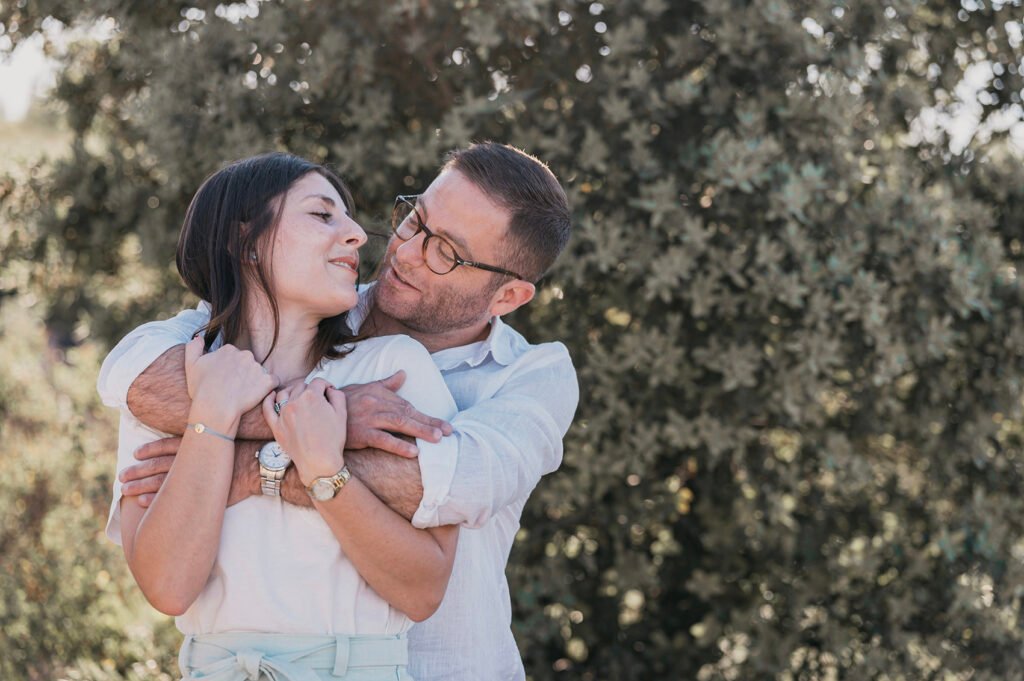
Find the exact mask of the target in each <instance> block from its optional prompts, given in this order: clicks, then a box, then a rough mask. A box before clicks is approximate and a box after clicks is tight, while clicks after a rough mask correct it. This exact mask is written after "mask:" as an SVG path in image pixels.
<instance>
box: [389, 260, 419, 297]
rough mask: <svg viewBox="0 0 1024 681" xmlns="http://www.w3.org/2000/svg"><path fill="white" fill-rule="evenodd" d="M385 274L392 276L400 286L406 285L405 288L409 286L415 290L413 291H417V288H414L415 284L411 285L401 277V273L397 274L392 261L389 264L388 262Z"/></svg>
mask: <svg viewBox="0 0 1024 681" xmlns="http://www.w3.org/2000/svg"><path fill="white" fill-rule="evenodd" d="M386 274H388V275H390V276H391V277H393V278H394V279H395V281H397V282H398V283H399V284H401V285H402V286H405V287H407V288H411V289H413V290H415V291H418V290H419V289H418V288H416V287H415V286H413V285H412V284H410V283H409V282H408V281H406V280H405V279H403V278H402V277H401V275H399V274H398V270H397V269H396V268H395V265H394V263H391V264H390V266H389V267H388V271H387V273H386Z"/></svg>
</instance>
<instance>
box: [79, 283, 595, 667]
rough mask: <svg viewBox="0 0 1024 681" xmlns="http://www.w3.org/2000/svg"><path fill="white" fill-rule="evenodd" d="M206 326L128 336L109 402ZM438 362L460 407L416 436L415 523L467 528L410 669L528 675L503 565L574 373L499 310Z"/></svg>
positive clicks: (546, 460)
mask: <svg viewBox="0 0 1024 681" xmlns="http://www.w3.org/2000/svg"><path fill="white" fill-rule="evenodd" d="M367 290H368V288H367V287H364V288H363V289H362V290H361V292H360V293H361V297H360V304H359V306H358V307H357V308H356V309H354V310H352V312H351V313H350V318H349V319H350V322H351V323H352V326H353V327H356V328H358V326H359V325H360V324H361V323H362V320H363V319H364V318H365V314H366V304H367V296H366V292H367ZM207 321H209V308H208V307H207V306H206V305H205V303H200V305H199V307H198V308H197V309H195V310H186V311H184V312H181V313H179V314H178V315H177V316H176V317H174V318H172V319H169V320H166V321H162V322H151V323H149V324H144V325H143V326H141V327H139V328H138V329H136V330H135V331H133V332H132V333H131V334H129V335H128V336H127V337H125V338H124V339H123V340H122V341H121V342H120V343H118V345H117V346H116V347H115V348H114V349H113V350H112V351H111V352H110V354H109V355H108V356H107V358H106V360H105V361H104V362H103V366H102V368H101V370H100V375H99V381H98V385H99V391H100V395H101V396H102V398H103V400H104V402H105V403H106V404H109V405H111V406H120V405H123V404H125V403H126V401H127V393H128V388H129V387H130V386H131V384H132V382H133V381H134V380H135V379H136V378H137V377H138V375H139V374H141V373H142V371H143V370H145V368H146V367H148V366H149V365H150V364H151V363H152V362H153V361H154V360H156V359H157V358H158V357H159V356H160V355H162V354H163V353H164V352H165V351H166V350H167V349H169V348H171V347H173V346H174V345H179V344H181V343H185V342H187V341H188V340H189V339H190V338H191V337H192V335H193V334H194V333H195V332H196V330H197V329H198V328H199V327H201V326H202V325H203V324H205V323H206V322H207ZM431 358H432V359H433V361H434V363H435V365H436V366H437V368H438V369H440V371H441V375H442V376H443V377H444V381H445V383H446V384H447V385H448V389H449V390H450V392H451V395H452V397H453V398H454V399H455V403H456V405H457V407H458V409H459V413H458V414H457V415H456V416H455V417H454V419H452V420H451V423H452V426H453V428H454V433H453V434H452V435H451V436H449V437H446V438H444V439H443V440H442V442H441V446H435V447H432V448H425V447H424V446H423V445H424V444H425V443H423V442H420V443H418V444H419V445H420V447H421V454H420V457H419V463H420V472H421V475H422V478H423V500H422V502H421V504H420V506H419V508H418V509H417V510H416V514H415V515H414V517H413V525H415V526H417V527H431V526H437V525H444V524H461V525H462V526H463V529H462V532H461V534H460V537H459V544H458V550H457V552H456V557H455V564H454V567H453V570H452V576H451V581H450V582H449V584H448V591H447V593H446V594H445V597H444V600H443V601H442V603H441V607H440V608H439V609H438V611H437V612H436V613H435V614H434V615H433V616H432V617H431V618H430V619H428V620H426V621H424V622H421V623H419V624H416V625H414V626H413V628H412V630H411V631H410V632H409V644H410V651H409V653H410V654H409V657H410V660H409V661H410V665H409V670H410V672H411V673H412V674H413V676H414V677H415V678H416V679H417V681H441V680H442V679H443V680H445V681H481V680H487V681H491V680H494V681H504V680H509V681H521V680H522V679H525V673H524V670H523V664H522V660H521V659H520V656H519V651H518V649H517V648H516V644H515V640H514V638H513V636H512V632H511V628H510V627H511V621H512V604H511V599H510V597H509V590H508V582H507V581H506V578H505V565H506V563H507V561H508V556H509V551H510V550H511V548H512V543H513V540H514V538H515V534H516V532H517V531H518V529H519V518H520V515H521V514H522V510H523V507H524V506H525V504H526V500H527V498H528V497H529V495H530V493H531V492H532V491H533V488H534V487H535V486H536V485H537V483H538V482H539V480H540V478H541V476H543V475H546V474H547V473H550V472H552V471H554V470H556V469H557V468H558V466H559V465H560V463H561V460H562V438H563V437H564V436H565V433H566V432H567V431H568V429H569V425H570V424H571V422H572V418H573V415H574V414H575V411H576V406H577V403H578V401H579V387H578V384H577V380H576V371H575V369H574V368H573V365H572V360H571V359H570V357H569V353H568V351H567V350H566V348H565V346H564V345H562V344H561V343H542V344H538V345H532V344H530V343H528V342H527V341H526V340H525V339H524V338H523V336H522V335H520V334H519V333H518V332H516V331H515V330H514V329H512V328H511V327H510V326H508V325H506V324H504V323H503V322H502V321H501V319H500V318H498V317H495V318H494V319H493V320H492V321H491V331H490V333H489V334H488V336H487V338H486V339H484V340H482V341H479V342H476V343H471V344H469V345H464V346H460V347H455V348H448V349H446V350H441V351H439V352H435V353H433V354H432V355H431ZM446 448H450V449H447V450H446ZM114 484H115V486H117V485H118V483H117V482H116V481H115V483H114Z"/></svg>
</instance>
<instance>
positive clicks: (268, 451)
mask: <svg viewBox="0 0 1024 681" xmlns="http://www.w3.org/2000/svg"><path fill="white" fill-rule="evenodd" d="M259 458H260V465H261V466H263V467H264V468H267V469H269V470H272V471H280V470H283V469H285V468H287V467H288V464H290V463H291V462H292V459H291V457H290V456H288V455H287V454H286V453H285V451H284V450H283V449H281V445H279V444H277V443H276V442H268V443H267V444H265V445H263V448H262V449H260V457H259Z"/></svg>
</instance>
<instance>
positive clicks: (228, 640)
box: [178, 633, 409, 681]
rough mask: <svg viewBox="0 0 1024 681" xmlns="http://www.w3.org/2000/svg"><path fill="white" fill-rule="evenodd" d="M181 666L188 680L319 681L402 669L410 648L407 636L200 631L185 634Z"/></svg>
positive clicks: (180, 657) (406, 662)
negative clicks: (262, 679)
mask: <svg viewBox="0 0 1024 681" xmlns="http://www.w3.org/2000/svg"><path fill="white" fill-rule="evenodd" d="M178 664H179V666H180V668H181V673H182V674H183V675H184V677H185V679H193V678H195V679H200V678H201V679H209V680H210V681H236V680H238V681H248V680H249V679H251V680H252V681H256V680H257V679H259V678H260V674H264V675H266V676H267V677H269V678H272V679H275V680H280V681H320V679H322V678H323V676H322V675H321V674H319V673H318V672H321V671H326V672H330V673H331V674H332V675H333V676H336V677H344V676H345V675H346V674H348V673H349V671H350V670H351V671H357V670H364V671H367V672H370V671H371V669H372V668H373V667H377V668H391V669H392V670H395V671H399V669H396V668H401V669H400V671H404V667H405V666H406V665H408V664H409V648H408V642H407V640H406V637H405V634H397V635H391V636H383V635H381V636H376V635H366V636H320V635H301V634H299V635H295V634H257V633H229V634H202V635H198V636H186V637H185V642H184V643H183V644H182V646H181V652H180V654H179V655H178ZM382 670H383V669H382ZM360 676H362V674H360ZM403 676H404V675H403Z"/></svg>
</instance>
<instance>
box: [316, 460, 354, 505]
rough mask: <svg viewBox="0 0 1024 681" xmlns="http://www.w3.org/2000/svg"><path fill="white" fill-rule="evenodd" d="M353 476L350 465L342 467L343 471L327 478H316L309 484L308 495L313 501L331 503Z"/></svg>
mask: <svg viewBox="0 0 1024 681" xmlns="http://www.w3.org/2000/svg"><path fill="white" fill-rule="evenodd" d="M351 477H352V474H351V473H349V471H348V465H345V466H342V467H341V470H340V471H338V472H337V473H335V474H334V475H331V476H328V477H326V478H316V479H314V480H313V482H311V483H309V487H307V488H306V493H307V494H309V498H310V499H312V500H313V501H330V500H331V499H333V498H334V496H335V495H336V494H337V493H338V490H339V489H341V488H342V487H344V486H345V483H346V482H348V481H349V478H351Z"/></svg>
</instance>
